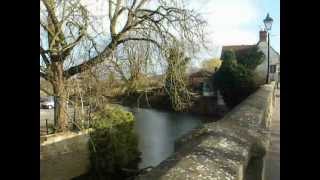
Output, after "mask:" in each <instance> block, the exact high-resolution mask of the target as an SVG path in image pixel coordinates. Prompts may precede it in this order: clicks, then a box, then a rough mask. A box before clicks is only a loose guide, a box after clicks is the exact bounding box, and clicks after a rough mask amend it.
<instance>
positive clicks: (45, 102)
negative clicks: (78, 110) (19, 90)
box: [40, 96, 54, 109]
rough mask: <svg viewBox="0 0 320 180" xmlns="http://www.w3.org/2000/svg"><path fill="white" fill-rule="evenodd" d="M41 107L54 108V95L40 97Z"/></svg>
mask: <svg viewBox="0 0 320 180" xmlns="http://www.w3.org/2000/svg"><path fill="white" fill-rule="evenodd" d="M40 108H43V109H52V108H54V99H53V97H52V96H50V97H46V98H40Z"/></svg>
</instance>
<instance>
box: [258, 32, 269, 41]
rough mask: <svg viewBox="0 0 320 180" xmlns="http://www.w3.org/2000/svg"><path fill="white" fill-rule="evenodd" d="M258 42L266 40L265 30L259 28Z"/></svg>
mask: <svg viewBox="0 0 320 180" xmlns="http://www.w3.org/2000/svg"><path fill="white" fill-rule="evenodd" d="M259 42H267V31H264V30H261V31H260V32H259Z"/></svg>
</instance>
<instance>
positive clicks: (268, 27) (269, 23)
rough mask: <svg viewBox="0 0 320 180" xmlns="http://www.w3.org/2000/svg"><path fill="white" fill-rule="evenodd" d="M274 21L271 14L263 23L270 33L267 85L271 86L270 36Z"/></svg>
mask: <svg viewBox="0 0 320 180" xmlns="http://www.w3.org/2000/svg"><path fill="white" fill-rule="evenodd" d="M272 22H273V19H272V18H271V17H270V16H269V13H268V14H267V17H266V18H265V19H264V20H263V23H264V25H265V27H266V31H267V33H268V68H267V79H266V84H269V73H270V35H269V31H270V30H271V27H272Z"/></svg>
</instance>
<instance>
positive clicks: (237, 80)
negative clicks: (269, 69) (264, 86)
mask: <svg viewBox="0 0 320 180" xmlns="http://www.w3.org/2000/svg"><path fill="white" fill-rule="evenodd" d="M224 57H227V59H224V60H223V62H222V65H221V68H220V69H219V71H218V72H217V73H216V74H215V75H214V82H213V83H214V87H215V88H217V89H218V90H219V91H220V92H221V94H222V96H223V99H224V101H225V103H226V104H227V106H228V107H229V108H233V107H234V106H236V105H237V104H239V103H240V102H241V101H243V100H244V99H245V98H246V97H248V96H249V95H250V94H252V93H253V92H254V91H255V90H256V89H257V88H258V86H257V84H256V83H255V81H254V74H253V71H252V70H251V69H249V68H247V67H246V66H244V65H242V64H239V63H237V61H236V60H235V59H234V58H235V56H234V55H233V52H228V53H227V56H224Z"/></svg>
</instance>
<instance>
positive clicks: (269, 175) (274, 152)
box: [263, 89, 280, 180]
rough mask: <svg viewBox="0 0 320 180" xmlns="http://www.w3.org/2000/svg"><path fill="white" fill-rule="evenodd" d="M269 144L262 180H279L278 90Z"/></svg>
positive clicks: (278, 91)
mask: <svg viewBox="0 0 320 180" xmlns="http://www.w3.org/2000/svg"><path fill="white" fill-rule="evenodd" d="M270 130H271V144H270V147H269V150H268V152H267V155H266V157H265V172H264V178H263V179H264V180H280V89H278V90H277V91H276V98H275V106H274V109H273V116H272V122H271V127H270Z"/></svg>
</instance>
